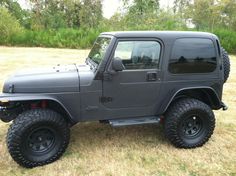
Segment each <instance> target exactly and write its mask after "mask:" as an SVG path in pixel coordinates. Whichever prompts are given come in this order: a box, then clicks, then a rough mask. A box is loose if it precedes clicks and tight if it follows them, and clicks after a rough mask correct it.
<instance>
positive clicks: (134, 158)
mask: <svg viewBox="0 0 236 176" xmlns="http://www.w3.org/2000/svg"><path fill="white" fill-rule="evenodd" d="M87 53H88V50H67V49H45V48H9V47H0V58H1V59H0V70H1V75H0V82H1V83H2V82H3V80H4V79H5V78H6V77H7V76H8V75H11V74H12V73H14V72H15V71H18V70H21V69H24V68H28V67H30V68H32V67H41V66H48V65H56V64H57V63H61V64H68V63H74V62H76V63H83V62H84V59H83V58H85V57H86V55H87ZM40 58H41V59H40ZM231 64H232V69H231V75H230V78H229V80H228V82H227V83H226V84H225V86H224V95H223V100H224V102H225V103H226V104H227V105H228V106H229V109H228V110H227V111H221V110H220V111H215V115H216V119H217V120H216V128H215V131H214V134H213V136H212V137H211V138H210V140H209V142H207V143H206V144H205V145H204V146H203V147H200V148H197V149H191V150H185V149H177V148H175V147H173V146H172V145H171V144H170V143H169V142H168V141H167V140H166V138H165V136H164V135H163V128H162V126H161V125H142V126H130V127H120V128H112V127H110V126H109V125H104V124H99V123H97V122H91V123H81V124H78V125H76V126H74V127H73V128H72V129H71V141H70V145H69V147H68V149H67V150H66V153H65V154H64V155H63V156H62V158H60V159H59V160H58V161H56V162H54V163H52V164H49V165H46V166H42V167H37V168H34V169H25V168H22V167H20V166H18V165H17V164H16V163H15V162H14V161H13V160H12V158H11V157H10V155H9V153H8V151H7V147H6V141H5V137H6V133H7V130H8V127H9V124H6V123H3V122H0V156H1V157H0V175H1V176H5V175H7V176H11V175H29V176H30V175H34V176H43V175H50V176H54V175H55V176H65V175H72V176H77V175H79V176H80V175H81V176H82V175H91V176H93V175H94V176H100V175H101V176H110V175H111V176H126V175H127V176H144V175H147V176H149V175H150V176H156V175H157V176H169V175H171V176H172V175H173V176H185V175H186V176H218V175H220V176H221V175H222V176H235V175H236V159H235V158H236V147H235V146H236V117H235V116H236V109H235V106H236V89H235V86H236V57H235V56H231Z"/></svg>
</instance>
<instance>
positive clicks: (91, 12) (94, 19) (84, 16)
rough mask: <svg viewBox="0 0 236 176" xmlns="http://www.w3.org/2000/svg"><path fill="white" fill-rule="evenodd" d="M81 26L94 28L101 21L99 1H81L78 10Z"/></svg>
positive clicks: (100, 4)
mask: <svg viewBox="0 0 236 176" xmlns="http://www.w3.org/2000/svg"><path fill="white" fill-rule="evenodd" d="M79 16H80V22H81V26H83V27H89V28H94V27H97V26H98V24H99V23H100V21H101V20H102V18H103V16H102V1H101V0H82V1H81V10H80V14H79Z"/></svg>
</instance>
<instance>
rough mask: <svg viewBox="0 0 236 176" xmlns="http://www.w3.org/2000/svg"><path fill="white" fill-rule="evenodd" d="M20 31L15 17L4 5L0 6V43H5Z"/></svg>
mask: <svg viewBox="0 0 236 176" xmlns="http://www.w3.org/2000/svg"><path fill="white" fill-rule="evenodd" d="M21 31H22V28H21V27H20V24H19V22H18V21H17V19H16V18H15V17H14V16H13V15H11V13H10V12H9V11H8V9H7V8H5V7H0V43H6V42H7V41H8V40H9V39H10V38H11V37H12V36H13V35H15V34H18V33H20V32H21Z"/></svg>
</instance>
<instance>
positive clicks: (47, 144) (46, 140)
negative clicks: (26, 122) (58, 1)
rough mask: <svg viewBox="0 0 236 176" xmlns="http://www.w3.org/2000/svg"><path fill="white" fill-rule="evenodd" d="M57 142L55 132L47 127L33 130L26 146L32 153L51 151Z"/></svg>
mask: <svg viewBox="0 0 236 176" xmlns="http://www.w3.org/2000/svg"><path fill="white" fill-rule="evenodd" d="M54 143H55V132H54V131H53V130H52V129H50V128H47V127H41V128H37V129H35V130H33V131H32V132H31V133H29V135H28V140H27V143H26V148H27V149H28V150H29V151H31V152H32V153H35V154H36V153H45V152H50V151H51V149H52V148H53V146H54Z"/></svg>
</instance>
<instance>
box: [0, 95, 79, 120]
mask: <svg viewBox="0 0 236 176" xmlns="http://www.w3.org/2000/svg"><path fill="white" fill-rule="evenodd" d="M35 100H51V101H54V102H56V103H58V104H59V105H60V106H61V107H62V108H63V109H64V110H65V112H66V113H67V114H68V117H69V120H70V121H71V123H72V124H75V123H76V122H78V121H79V119H80V94H79V92H72V93H71V92H70V93H67V92H65V93H47V94H46V93H45V94H38V93H37V94H18V93H13V94H11V93H2V94H0V104H4V103H6V102H22V101H35Z"/></svg>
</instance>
